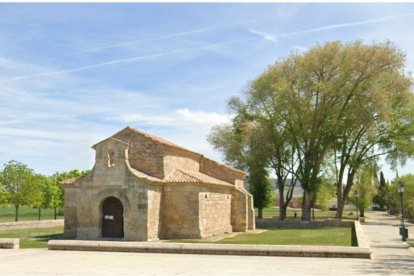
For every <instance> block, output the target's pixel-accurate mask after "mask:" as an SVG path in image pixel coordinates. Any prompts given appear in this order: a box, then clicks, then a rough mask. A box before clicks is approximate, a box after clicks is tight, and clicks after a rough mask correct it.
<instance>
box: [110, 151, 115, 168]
mask: <svg viewBox="0 0 414 276" xmlns="http://www.w3.org/2000/svg"><path fill="white" fill-rule="evenodd" d="M114 156H115V153H114V151H113V150H111V149H109V150H108V167H115V158H114Z"/></svg>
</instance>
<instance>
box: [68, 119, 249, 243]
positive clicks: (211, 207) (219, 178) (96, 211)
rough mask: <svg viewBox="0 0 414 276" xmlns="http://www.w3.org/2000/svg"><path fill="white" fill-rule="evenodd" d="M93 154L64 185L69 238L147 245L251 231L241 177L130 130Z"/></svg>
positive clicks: (106, 141)
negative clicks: (88, 166)
mask: <svg viewBox="0 0 414 276" xmlns="http://www.w3.org/2000/svg"><path fill="white" fill-rule="evenodd" d="M92 148H93V149H95V151H96V158H95V165H94V167H93V169H92V170H91V172H90V173H89V174H88V175H86V176H84V177H81V178H77V179H70V180H66V181H63V182H62V185H63V186H64V189H65V235H66V236H67V237H72V238H77V239H102V238H110V239H124V240H137V241H147V240H157V239H174V238H182V239H185V238H204V237H209V236H213V235H219V234H223V233H230V232H232V231H247V230H253V229H254V228H255V222H254V209H253V199H252V196H251V194H249V193H248V192H247V191H246V190H245V189H244V185H243V181H244V177H245V173H244V172H243V171H240V170H237V169H235V168H233V167H230V166H227V165H224V164H221V163H218V162H216V161H213V160H211V159H208V158H206V157H204V156H203V155H201V154H199V153H196V152H192V151H190V150H187V149H184V148H182V147H180V146H178V145H175V144H173V143H170V142H168V141H166V140H163V139H161V138H159V137H156V136H153V135H150V134H147V133H145V132H142V131H140V130H137V129H134V128H132V127H127V128H125V129H123V130H121V131H120V132H118V133H116V134H114V135H113V136H111V137H109V138H107V139H105V140H103V141H101V142H99V143H98V144H96V145H94V146H93V147H92Z"/></svg>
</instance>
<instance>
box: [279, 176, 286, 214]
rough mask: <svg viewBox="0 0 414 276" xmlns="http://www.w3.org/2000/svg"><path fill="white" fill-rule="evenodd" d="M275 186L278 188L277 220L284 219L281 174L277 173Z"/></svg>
mask: <svg viewBox="0 0 414 276" xmlns="http://www.w3.org/2000/svg"><path fill="white" fill-rule="evenodd" d="M277 186H278V188H279V220H284V219H285V218H286V208H285V183H284V182H283V177H282V176H281V175H277Z"/></svg>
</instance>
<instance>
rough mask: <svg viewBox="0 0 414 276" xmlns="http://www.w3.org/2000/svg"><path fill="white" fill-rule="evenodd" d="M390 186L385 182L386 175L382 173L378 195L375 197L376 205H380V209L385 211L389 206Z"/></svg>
mask: <svg viewBox="0 0 414 276" xmlns="http://www.w3.org/2000/svg"><path fill="white" fill-rule="evenodd" d="M387 196H388V186H387V183H386V182H385V178H384V173H383V172H382V171H381V173H380V180H379V186H378V192H377V195H376V196H375V197H374V203H375V204H378V205H379V208H380V209H384V206H386V205H387Z"/></svg>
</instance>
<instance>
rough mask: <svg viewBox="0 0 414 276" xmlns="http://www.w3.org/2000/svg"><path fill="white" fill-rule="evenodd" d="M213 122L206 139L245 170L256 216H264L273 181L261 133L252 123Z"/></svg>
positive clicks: (269, 202) (229, 159)
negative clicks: (225, 124) (268, 168)
mask: <svg viewBox="0 0 414 276" xmlns="http://www.w3.org/2000/svg"><path fill="white" fill-rule="evenodd" d="M234 126H235V125H233V126H216V127H214V128H213V130H212V132H211V133H210V135H209V137H208V140H209V142H210V143H211V144H212V145H213V146H214V147H215V148H216V149H217V150H219V151H221V152H222V153H224V155H225V159H226V161H227V162H228V163H230V164H232V165H233V166H235V167H237V168H239V169H243V170H247V172H248V177H247V182H248V184H249V191H250V192H251V193H252V195H253V202H254V207H256V208H258V218H262V217H263V208H265V207H268V206H269V205H270V204H271V203H273V191H272V183H271V181H270V179H269V178H268V171H267V169H266V166H267V163H268V155H267V151H266V150H265V147H264V145H263V143H262V137H261V136H259V135H258V134H261V132H257V131H256V130H255V129H256V128H255V127H253V126H252V125H243V126H242V125H238V126H237V127H234Z"/></svg>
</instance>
